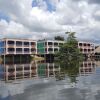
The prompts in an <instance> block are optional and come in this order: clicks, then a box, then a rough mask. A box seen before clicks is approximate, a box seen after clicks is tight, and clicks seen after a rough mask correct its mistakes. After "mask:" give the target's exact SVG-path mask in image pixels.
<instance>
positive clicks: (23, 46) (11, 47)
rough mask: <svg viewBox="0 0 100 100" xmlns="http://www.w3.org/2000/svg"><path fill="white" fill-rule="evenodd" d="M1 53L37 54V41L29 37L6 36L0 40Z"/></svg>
mask: <svg viewBox="0 0 100 100" xmlns="http://www.w3.org/2000/svg"><path fill="white" fill-rule="evenodd" d="M0 54H1V55H4V54H5V55H10V54H13V55H17V54H37V42H36V41H33V40H28V39H8V38H4V39H1V40H0Z"/></svg>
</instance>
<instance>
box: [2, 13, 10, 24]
mask: <svg viewBox="0 0 100 100" xmlns="http://www.w3.org/2000/svg"><path fill="white" fill-rule="evenodd" d="M1 19H4V20H6V21H7V22H9V21H10V18H9V17H8V16H7V15H6V14H4V13H2V12H0V20H1Z"/></svg>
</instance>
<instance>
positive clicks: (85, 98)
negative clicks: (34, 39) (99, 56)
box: [0, 61, 100, 100]
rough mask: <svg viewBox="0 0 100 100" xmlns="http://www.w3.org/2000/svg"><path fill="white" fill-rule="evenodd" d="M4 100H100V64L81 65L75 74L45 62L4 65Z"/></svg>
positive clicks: (0, 83) (0, 88)
mask: <svg viewBox="0 0 100 100" xmlns="http://www.w3.org/2000/svg"><path fill="white" fill-rule="evenodd" d="M70 73H71V74H70ZM0 100H100V62H99V61H84V62H81V64H80V66H79V68H78V69H74V71H73V67H72V68H70V69H67V70H66V71H64V70H62V68H61V66H60V65H59V64H58V63H53V62H51V63H47V62H44V61H43V62H37V61H33V62H31V63H24V64H21V63H20V64H5V65H4V64H1V65H0Z"/></svg>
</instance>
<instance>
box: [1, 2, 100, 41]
mask: <svg viewBox="0 0 100 100" xmlns="http://www.w3.org/2000/svg"><path fill="white" fill-rule="evenodd" d="M58 1H60V2H58ZM77 1H78V2H74V1H73V0H49V1H48V2H51V4H52V5H53V6H55V7H56V10H55V11H52V12H50V11H48V10H47V5H46V2H45V1H43V0H39V4H38V6H37V7H32V0H21V1H19V0H10V2H8V0H0V11H1V12H4V13H7V15H9V17H10V22H9V23H8V22H6V21H5V20H1V21H0V35H1V36H2V37H4V36H9V37H10V36H12V37H26V38H33V39H39V38H40V37H41V36H42V35H43V33H47V35H46V36H47V37H48V38H49V37H50V38H52V37H53V36H55V35H61V33H62V34H63V35H64V32H65V31H68V30H69V29H72V31H76V32H77V37H78V38H80V39H90V40H93V39H94V40H96V39H97V38H98V37H100V35H99V31H100V21H99V20H100V19H99V16H100V10H99V8H100V7H99V5H97V4H93V3H92V4H91V3H89V2H88V0H77ZM19 33H20V34H19ZM81 34H82V35H81Z"/></svg>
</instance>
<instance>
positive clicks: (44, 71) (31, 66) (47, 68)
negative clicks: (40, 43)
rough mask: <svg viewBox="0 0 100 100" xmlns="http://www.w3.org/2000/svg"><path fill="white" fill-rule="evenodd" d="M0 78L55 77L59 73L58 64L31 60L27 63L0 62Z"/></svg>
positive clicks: (9, 79) (10, 79)
mask: <svg viewBox="0 0 100 100" xmlns="http://www.w3.org/2000/svg"><path fill="white" fill-rule="evenodd" d="M0 68H1V69H0V76H1V77H0V78H1V79H2V80H5V81H12V80H18V79H26V78H47V77H48V78H49V77H56V75H59V74H60V73H61V71H60V70H61V68H60V65H59V64H55V63H44V62H35V61H34V62H32V63H28V64H11V65H10V64H5V66H4V65H3V64H2V65H0Z"/></svg>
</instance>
